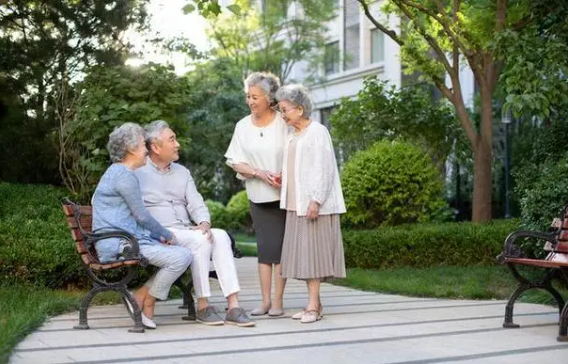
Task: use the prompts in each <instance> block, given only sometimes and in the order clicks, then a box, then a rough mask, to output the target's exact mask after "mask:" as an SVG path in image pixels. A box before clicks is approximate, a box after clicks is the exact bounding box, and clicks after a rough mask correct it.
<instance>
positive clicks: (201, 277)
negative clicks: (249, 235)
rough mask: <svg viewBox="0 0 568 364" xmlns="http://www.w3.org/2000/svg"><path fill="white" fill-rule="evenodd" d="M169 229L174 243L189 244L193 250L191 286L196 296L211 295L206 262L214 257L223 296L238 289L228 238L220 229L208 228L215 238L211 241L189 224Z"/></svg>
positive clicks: (187, 246)
mask: <svg viewBox="0 0 568 364" xmlns="http://www.w3.org/2000/svg"><path fill="white" fill-rule="evenodd" d="M170 230H171V232H172V233H174V234H175V236H176V238H177V244H178V245H179V246H183V247H186V248H189V249H190V250H191V251H192V253H193V263H192V264H191V275H192V277H193V286H194V287H195V295H196V296H197V298H203V297H211V288H210V285H209V265H210V262H211V261H213V266H214V267H215V271H216V272H217V277H218V278H219V285H220V286H221V291H223V295H224V296H225V297H228V296H230V295H231V294H233V293H235V292H239V291H240V290H241V289H240V287H239V279H238V278H237V268H236V267H235V260H234V258H233V250H232V249H231V239H229V236H228V235H227V233H226V232H225V230H221V229H211V234H213V239H214V242H213V243H211V242H210V241H209V240H207V238H206V237H205V235H204V234H203V233H202V232H201V230H192V229H190V228H186V229H183V228H182V229H179V228H171V229H170Z"/></svg>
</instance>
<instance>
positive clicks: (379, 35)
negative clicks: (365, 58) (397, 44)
mask: <svg viewBox="0 0 568 364" xmlns="http://www.w3.org/2000/svg"><path fill="white" fill-rule="evenodd" d="M384 60H385V34H384V33H383V32H381V30H380V29H378V28H377V29H373V30H371V63H377V62H383V61H384Z"/></svg>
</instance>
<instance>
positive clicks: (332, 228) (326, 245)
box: [276, 85, 345, 323]
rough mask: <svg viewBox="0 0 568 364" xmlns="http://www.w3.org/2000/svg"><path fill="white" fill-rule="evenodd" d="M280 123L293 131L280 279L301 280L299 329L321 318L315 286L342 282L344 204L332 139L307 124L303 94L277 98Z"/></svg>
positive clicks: (288, 92) (293, 90)
mask: <svg viewBox="0 0 568 364" xmlns="http://www.w3.org/2000/svg"><path fill="white" fill-rule="evenodd" d="M276 98H277V100H278V106H279V108H280V113H281V115H282V118H283V119H284V120H285V121H286V123H287V124H288V125H290V126H292V127H293V128H294V130H293V131H292V132H291V133H290V134H289V135H288V138H287V139H286V142H285V143H284V160H283V163H282V189H281V195H280V207H281V208H282V209H285V210H286V211H287V212H286V228H285V232H284V243H283V248H282V263H281V264H282V277H283V278H295V279H301V280H305V281H306V283H307V286H308V295H309V298H308V303H307V305H306V308H305V309H304V310H302V311H300V312H298V313H296V314H295V315H293V316H292V318H293V319H299V320H301V322H302V323H312V322H316V321H319V320H320V319H321V318H322V305H321V300H320V282H321V281H322V280H325V279H328V278H332V277H338V278H344V277H345V261H344V257H343V241H342V237H341V227H340V223H339V215H340V214H342V213H344V212H345V203H344V200H343V193H342V192H341V184H340V181H339V171H338V169H337V164H336V160H335V154H334V149H333V145H332V142H331V137H330V135H329V132H328V131H327V128H326V127H325V126H323V125H322V124H320V123H318V122H315V121H312V120H311V119H310V114H311V113H312V110H313V104H312V100H311V97H310V94H309V92H308V90H307V89H306V88H305V87H303V86H301V85H287V86H283V87H281V88H280V89H279V90H278V92H277V93H276Z"/></svg>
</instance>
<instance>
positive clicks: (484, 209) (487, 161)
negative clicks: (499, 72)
mask: <svg viewBox="0 0 568 364" xmlns="http://www.w3.org/2000/svg"><path fill="white" fill-rule="evenodd" d="M480 93H481V128H480V129H481V130H480V132H479V138H478V139H477V145H475V146H474V154H475V157H474V159H475V162H474V166H473V211H472V219H471V220H472V222H487V221H491V200H492V194H493V184H492V178H491V174H492V169H491V162H492V159H493V158H492V155H493V147H492V145H493V129H492V128H493V104H492V92H491V91H490V90H489V87H487V86H485V87H481V90H480Z"/></svg>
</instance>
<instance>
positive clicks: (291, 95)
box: [276, 84, 314, 119]
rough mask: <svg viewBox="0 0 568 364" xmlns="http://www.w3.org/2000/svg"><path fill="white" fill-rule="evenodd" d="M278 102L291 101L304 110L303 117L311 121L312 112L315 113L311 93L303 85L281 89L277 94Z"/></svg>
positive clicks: (293, 85) (287, 86) (291, 85)
mask: <svg viewBox="0 0 568 364" xmlns="http://www.w3.org/2000/svg"><path fill="white" fill-rule="evenodd" d="M276 100H278V101H284V100H286V101H289V102H291V103H292V104H294V105H296V106H301V107H302V109H304V112H303V113H302V117H303V118H304V119H309V118H310V115H311V114H312V111H314V103H313V102H312V97H311V96H310V91H308V89H307V88H306V87H304V86H302V85H299V84H290V85H286V86H282V87H280V89H278V92H277V93H276Z"/></svg>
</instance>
